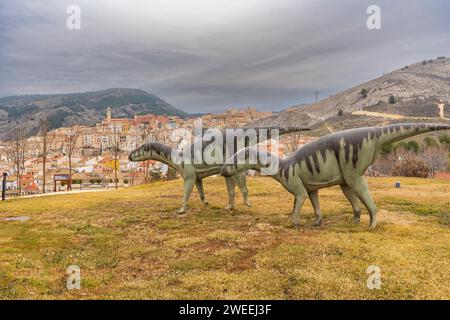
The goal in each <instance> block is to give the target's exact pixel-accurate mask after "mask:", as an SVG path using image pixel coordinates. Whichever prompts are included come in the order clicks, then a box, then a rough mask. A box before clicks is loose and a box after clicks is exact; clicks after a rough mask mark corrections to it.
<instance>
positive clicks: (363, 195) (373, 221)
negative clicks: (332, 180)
mask: <svg viewBox="0 0 450 320" xmlns="http://www.w3.org/2000/svg"><path fill="white" fill-rule="evenodd" d="M347 184H348V185H349V186H350V188H352V189H353V191H354V192H355V194H356V195H357V196H358V198H359V200H361V202H362V203H363V204H364V206H365V207H366V208H367V210H368V211H369V216H370V224H369V227H370V228H372V229H373V228H375V227H376V225H377V206H376V205H375V203H374V202H373V199H372V197H371V195H370V193H369V187H368V185H367V181H366V179H365V178H364V177H356V178H355V179H353V181H351V183H348V182H347Z"/></svg>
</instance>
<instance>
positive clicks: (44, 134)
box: [39, 118, 54, 193]
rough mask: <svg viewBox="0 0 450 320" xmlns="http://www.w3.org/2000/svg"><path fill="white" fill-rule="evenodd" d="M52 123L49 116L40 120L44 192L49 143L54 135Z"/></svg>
mask: <svg viewBox="0 0 450 320" xmlns="http://www.w3.org/2000/svg"><path fill="white" fill-rule="evenodd" d="M49 130H50V123H49V121H48V119H47V118H45V119H42V120H40V121H39V136H40V137H41V138H42V145H41V152H40V156H41V158H42V193H45V185H46V177H47V168H46V164H47V155H48V145H49V144H51V143H52V141H53V138H54V136H53V135H49V134H48V132H49Z"/></svg>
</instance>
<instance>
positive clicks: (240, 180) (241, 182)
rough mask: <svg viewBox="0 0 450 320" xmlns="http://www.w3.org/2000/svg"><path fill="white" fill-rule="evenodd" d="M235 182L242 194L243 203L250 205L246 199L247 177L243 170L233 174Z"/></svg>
mask: <svg viewBox="0 0 450 320" xmlns="http://www.w3.org/2000/svg"><path fill="white" fill-rule="evenodd" d="M234 178H235V179H236V183H237V185H238V187H239V190H241V193H242V196H243V197H244V203H245V205H246V206H247V207H251V206H252V204H251V203H250V201H249V200H248V189H247V179H246V177H245V172H244V173H241V174H238V175H236V176H234Z"/></svg>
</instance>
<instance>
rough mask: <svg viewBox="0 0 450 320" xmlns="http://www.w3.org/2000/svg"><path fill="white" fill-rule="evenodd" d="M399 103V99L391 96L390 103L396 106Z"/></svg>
mask: <svg viewBox="0 0 450 320" xmlns="http://www.w3.org/2000/svg"><path fill="white" fill-rule="evenodd" d="M396 102H397V99H395V97H394V96H393V95H391V96H389V103H390V104H395V103H396Z"/></svg>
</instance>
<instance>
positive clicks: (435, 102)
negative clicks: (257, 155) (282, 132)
mask: <svg viewBox="0 0 450 320" xmlns="http://www.w3.org/2000/svg"><path fill="white" fill-rule="evenodd" d="M449 120H450V58H444V57H439V58H437V59H432V60H427V61H422V62H419V63H415V64H412V65H409V66H405V67H403V68H401V69H399V70H395V71H393V72H390V73H388V74H384V75H383V76H381V77H379V78H377V79H374V80H371V81H368V82H365V83H362V84H360V85H357V86H355V87H353V88H350V89H347V90H344V91H342V92H339V93H337V94H335V95H333V96H331V97H329V98H326V99H323V100H321V101H319V102H318V103H317V104H310V105H306V106H294V107H291V108H289V109H287V110H285V111H283V112H281V113H280V114H277V115H274V116H272V117H269V118H265V119H260V120H259V121H257V123H256V124H257V125H290V126H292V125H302V126H309V127H312V128H322V129H323V128H325V129H326V130H325V131H335V130H340V129H345V128H352V127H355V126H365V125H378V124H387V123H392V122H405V121H433V122H436V121H443V122H445V121H449Z"/></svg>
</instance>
